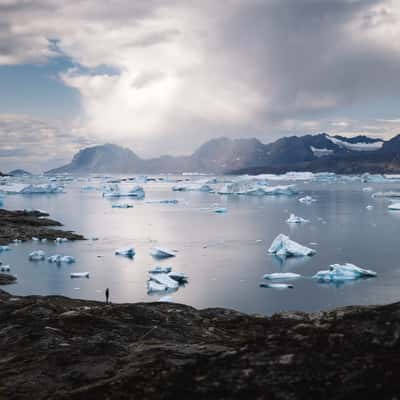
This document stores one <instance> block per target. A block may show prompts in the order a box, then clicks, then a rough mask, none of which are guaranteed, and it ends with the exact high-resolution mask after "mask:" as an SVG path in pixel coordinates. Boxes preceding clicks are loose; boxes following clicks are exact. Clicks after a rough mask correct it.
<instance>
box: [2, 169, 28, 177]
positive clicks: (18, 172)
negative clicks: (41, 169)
mask: <svg viewBox="0 0 400 400" xmlns="http://www.w3.org/2000/svg"><path fill="white" fill-rule="evenodd" d="M7 175H11V176H31V175H32V174H31V173H30V172H28V171H25V170H24V169H13V170H12V171H10V172H9V173H8V174H7Z"/></svg>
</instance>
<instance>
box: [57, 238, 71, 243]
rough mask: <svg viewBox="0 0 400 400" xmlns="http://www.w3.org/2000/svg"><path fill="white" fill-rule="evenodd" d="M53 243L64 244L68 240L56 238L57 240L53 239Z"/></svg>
mask: <svg viewBox="0 0 400 400" xmlns="http://www.w3.org/2000/svg"><path fill="white" fill-rule="evenodd" d="M54 242H55V243H65V242H68V239H67V238H65V237H63V238H61V237H58V238H55V239H54Z"/></svg>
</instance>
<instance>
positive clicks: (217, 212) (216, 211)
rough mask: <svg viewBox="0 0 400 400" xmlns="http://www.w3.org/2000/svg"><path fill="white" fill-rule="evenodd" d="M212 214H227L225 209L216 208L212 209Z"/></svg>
mask: <svg viewBox="0 0 400 400" xmlns="http://www.w3.org/2000/svg"><path fill="white" fill-rule="evenodd" d="M213 212H214V213H215V214H226V213H227V212H228V209H227V208H226V207H217V208H214V209H213Z"/></svg>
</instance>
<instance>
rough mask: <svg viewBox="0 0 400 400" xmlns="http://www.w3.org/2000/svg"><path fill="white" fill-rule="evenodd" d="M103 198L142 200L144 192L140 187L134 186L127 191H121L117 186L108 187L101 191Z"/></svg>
mask: <svg viewBox="0 0 400 400" xmlns="http://www.w3.org/2000/svg"><path fill="white" fill-rule="evenodd" d="M103 196H104V197H134V198H136V199H139V200H140V199H144V197H145V192H144V190H143V188H142V187H141V186H137V185H136V186H134V187H132V188H131V189H129V190H121V188H120V187H119V186H118V185H117V184H114V185H110V186H108V187H107V188H106V189H105V190H104V191H103Z"/></svg>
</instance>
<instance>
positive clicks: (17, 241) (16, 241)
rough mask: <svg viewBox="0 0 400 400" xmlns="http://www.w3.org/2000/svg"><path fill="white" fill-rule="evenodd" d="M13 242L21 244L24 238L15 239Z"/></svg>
mask: <svg viewBox="0 0 400 400" xmlns="http://www.w3.org/2000/svg"><path fill="white" fill-rule="evenodd" d="M13 243H15V244H20V243H22V240H21V239H14V240H13Z"/></svg>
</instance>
